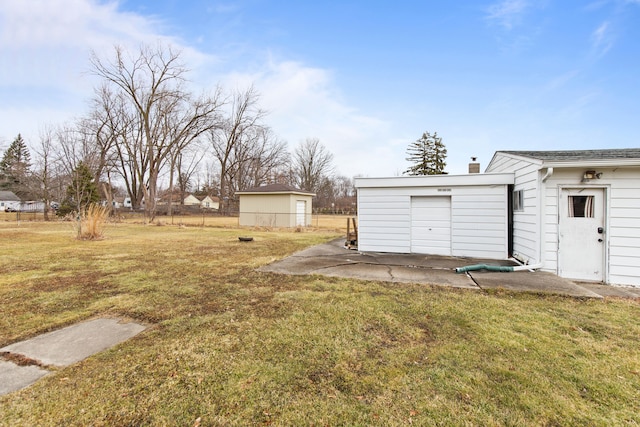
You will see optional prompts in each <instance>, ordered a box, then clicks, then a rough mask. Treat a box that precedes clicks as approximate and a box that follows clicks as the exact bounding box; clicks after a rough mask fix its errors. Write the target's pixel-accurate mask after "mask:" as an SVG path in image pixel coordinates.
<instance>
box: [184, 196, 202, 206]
mask: <svg viewBox="0 0 640 427" xmlns="http://www.w3.org/2000/svg"><path fill="white" fill-rule="evenodd" d="M182 203H183V204H184V205H185V206H200V199H198V198H197V197H196V196H194V195H193V194H189V195H187V197H185V198H184V200H183V202H182Z"/></svg>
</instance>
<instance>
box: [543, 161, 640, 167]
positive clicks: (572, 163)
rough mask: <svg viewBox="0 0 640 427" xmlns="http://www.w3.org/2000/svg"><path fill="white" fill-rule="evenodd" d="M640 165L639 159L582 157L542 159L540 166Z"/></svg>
mask: <svg viewBox="0 0 640 427" xmlns="http://www.w3.org/2000/svg"><path fill="white" fill-rule="evenodd" d="M616 166H640V159H583V160H563V161H557V160H554V161H543V162H542V163H541V167H542V168H547V167H549V168H585V167H616Z"/></svg>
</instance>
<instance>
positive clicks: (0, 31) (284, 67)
mask: <svg viewBox="0 0 640 427" xmlns="http://www.w3.org/2000/svg"><path fill="white" fill-rule="evenodd" d="M639 23H640V0H593V1H589V0H583V1H575V0H486V1H484V0H475V1H462V0H461V1H455V2H441V1H434V0H431V1H429V0H421V1H417V0H416V1H409V0H396V1H393V2H392V1H381V0H341V1H334V0H323V1H282V0H281V1H277V0H224V1H212V0H119V1H112V0H0V149H1V150H3V151H4V149H6V147H7V146H8V145H9V144H10V143H11V141H12V140H13V139H14V138H15V137H16V135H17V134H18V133H21V134H22V136H23V137H24V138H25V140H26V141H27V143H29V144H31V145H32V146H35V145H37V142H38V139H39V135H40V134H41V133H42V131H43V129H45V128H46V127H51V126H58V125H63V124H65V123H71V122H72V121H73V120H74V119H76V118H78V117H80V116H82V115H84V114H86V113H87V112H88V110H89V101H90V99H91V97H92V95H93V90H94V87H96V86H97V84H98V82H97V81H96V79H95V77H94V76H93V75H92V74H91V73H90V72H89V71H90V64H89V55H90V52H91V51H94V52H96V53H97V54H98V55H99V56H100V57H102V58H104V59H109V58H110V57H112V53H113V47H114V46H115V45H119V46H123V47H125V48H129V49H132V50H136V49H137V48H138V47H139V46H140V45H141V44H156V43H158V42H160V43H163V44H167V45H171V46H173V47H174V48H178V49H180V50H181V52H182V58H183V61H184V62H185V64H186V66H187V67H188V68H189V70H190V72H189V74H188V78H189V80H190V84H191V85H192V88H193V90H194V91H195V92H196V93H199V92H200V91H210V90H213V89H214V88H215V86H216V85H218V84H219V85H221V86H222V87H223V88H225V89H227V90H244V89H246V88H247V87H249V86H250V85H253V86H254V87H255V89H256V90H257V91H258V92H259V93H260V105H261V106H262V108H264V109H265V110H267V111H268V112H269V115H268V116H267V119H266V122H267V124H269V125H270V126H271V127H272V128H273V130H274V131H275V133H276V134H277V135H278V136H279V137H280V138H281V139H282V140H285V141H287V142H288V144H289V149H290V150H293V149H294V148H295V146H296V145H297V144H299V143H300V142H301V141H303V140H305V139H306V138H318V139H319V140H320V142H321V143H322V144H323V145H324V146H325V147H326V148H327V150H328V151H330V152H331V153H333V155H334V164H335V167H336V171H337V172H338V173H340V174H341V175H345V176H348V177H352V176H356V175H359V176H370V177H382V176H398V175H401V174H402V172H403V171H405V170H406V169H407V168H408V167H409V166H410V164H409V162H407V161H406V157H407V154H406V150H407V147H408V146H409V144H410V143H411V142H413V141H415V140H417V139H418V138H420V136H421V135H422V134H423V133H424V132H430V133H431V134H433V133H434V132H437V134H438V136H439V137H441V138H442V142H443V143H444V144H445V146H446V148H447V151H448V155H447V167H446V168H445V170H446V171H447V172H448V173H450V174H464V173H466V172H467V165H468V163H469V161H470V158H471V157H472V156H473V157H477V158H478V161H479V162H480V163H481V167H482V169H484V167H486V166H487V164H488V163H489V161H490V160H491V157H492V156H493V153H494V152H495V151H497V150H533V149H536V150H560V149H562V150H565V149H566V150H571V149H598V148H629V147H638V146H640V25H639Z"/></svg>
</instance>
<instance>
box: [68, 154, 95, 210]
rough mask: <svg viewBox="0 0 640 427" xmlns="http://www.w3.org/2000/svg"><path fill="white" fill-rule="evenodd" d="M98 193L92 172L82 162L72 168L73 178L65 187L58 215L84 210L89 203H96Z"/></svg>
mask: <svg viewBox="0 0 640 427" xmlns="http://www.w3.org/2000/svg"><path fill="white" fill-rule="evenodd" d="M99 201H100V194H99V192H98V186H97V185H96V182H95V180H94V176H93V172H91V169H89V167H88V166H87V165H86V164H85V163H83V162H80V163H78V166H77V167H76V168H75V169H74V170H73V179H72V180H71V184H70V185H69V186H68V187H67V198H66V199H65V200H64V201H63V202H62V205H61V206H60V209H58V215H61V216H64V215H66V214H68V213H70V212H78V213H82V212H84V211H85V210H86V209H87V207H88V206H89V205H90V204H91V203H98V202H99Z"/></svg>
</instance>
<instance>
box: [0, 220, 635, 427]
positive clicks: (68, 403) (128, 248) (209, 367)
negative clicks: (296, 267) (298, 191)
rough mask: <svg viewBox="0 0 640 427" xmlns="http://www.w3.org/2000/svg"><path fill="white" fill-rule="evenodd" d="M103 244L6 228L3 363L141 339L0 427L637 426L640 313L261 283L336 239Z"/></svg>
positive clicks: (329, 283) (70, 377) (121, 229)
mask: <svg viewBox="0 0 640 427" xmlns="http://www.w3.org/2000/svg"><path fill="white" fill-rule="evenodd" d="M241 235H251V236H253V237H254V238H255V240H254V241H253V242H251V243H241V242H239V241H238V239H237V238H238V236H241ZM105 236H106V237H105V239H104V240H101V241H78V240H75V239H74V231H73V228H72V227H71V225H69V224H68V223H49V224H45V223H20V224H17V223H0V239H2V240H1V241H2V242H3V245H2V251H3V254H2V256H1V257H0V273H1V274H0V346H4V345H7V344H10V343H12V342H15V341H18V340H22V339H26V338H29V337H32V336H35V335H37V334H40V333H43V332H46V331H50V330H53V329H57V328H60V327H62V326H65V325H69V324H72V323H75V322H79V321H82V320H86V319H89V318H94V317H100V316H119V317H124V318H129V319H133V320H136V321H139V322H144V323H146V324H148V325H150V326H151V327H150V328H149V329H148V330H147V331H145V332H144V333H142V334H140V335H138V336H136V337H135V338H133V339H131V340H129V341H127V342H126V343H124V344H121V345H119V346H117V347H115V348H113V349H111V350H108V351H105V352H103V353H100V354H98V355H96V356H93V357H91V358H89V359H87V360H85V361H83V362H81V363H78V364H76V365H73V366H71V367H68V368H63V369H58V370H56V372H54V374H53V375H50V376H48V377H45V378H44V379H42V380H40V381H39V382H37V383H36V384H34V385H33V386H31V387H29V388H27V389H24V390H22V391H19V392H16V393H13V394H10V395H6V396H3V397H0V420H1V421H0V423H2V425H10V426H14V425H65V426H66V425H82V426H86V425H93V426H102V425H104V426H111V425H132V426H133V425H136V426H137V425H175V426H195V425H199V426H206V425H225V426H227V425H229V426H235V425H238V426H244V425H285V426H298V425H315V426H324V425H330V426H334V425H349V426H358V425H362V426H365V425H379V426H395V425H398V426H400V425H410V424H413V425H603V426H604V425H638V424H640V302H638V301H632V300H619V299H605V300H604V301H601V300H578V299H572V298H563V297H556V296H541V295H532V294H514V293H510V292H506V291H504V292H503V291H498V292H490V293H483V292H480V291H468V290H456V289H448V288H441V287H430V286H424V285H411V284H397V283H393V284H392V283H383V282H365V281H358V280H351V279H339V278H327V277H320V276H284V275H277V274H272V273H260V272H257V271H255V269H256V267H258V266H261V265H264V264H267V263H269V262H271V261H274V260H276V259H280V258H283V257H285V256H287V255H288V254H291V253H293V252H294V251H297V250H300V249H302V248H305V247H307V246H309V245H312V244H317V243H321V242H324V241H327V240H330V239H332V238H334V237H337V236H338V235H337V234H336V233H335V232H329V231H321V230H317V231H314V232H302V233H295V232H287V231H278V232H274V231H255V230H247V229H244V230H238V229H234V228H207V227H205V228H200V227H184V226H182V227H178V226H156V225H147V226H145V225H142V224H115V225H111V226H108V227H107V229H106V233H105Z"/></svg>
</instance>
